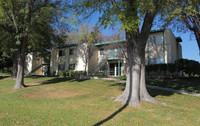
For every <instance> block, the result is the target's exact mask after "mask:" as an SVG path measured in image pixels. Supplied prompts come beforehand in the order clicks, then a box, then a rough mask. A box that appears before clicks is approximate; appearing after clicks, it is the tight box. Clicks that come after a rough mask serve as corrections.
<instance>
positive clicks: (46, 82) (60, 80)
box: [26, 76, 86, 87]
mask: <svg viewBox="0 0 200 126" xmlns="http://www.w3.org/2000/svg"><path fill="white" fill-rule="evenodd" d="M37 77H38V76H34V77H29V78H33V79H35V78H37ZM39 77H41V76H39ZM83 81H86V80H80V79H74V78H58V77H56V78H52V79H50V80H46V81H44V82H41V83H38V84H37V82H36V84H35V85H26V86H27V87H33V86H42V85H49V84H56V83H62V82H83Z"/></svg>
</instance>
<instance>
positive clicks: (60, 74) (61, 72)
mask: <svg viewBox="0 0 200 126" xmlns="http://www.w3.org/2000/svg"><path fill="white" fill-rule="evenodd" d="M58 76H59V77H66V71H64V70H60V71H59V72H58Z"/></svg>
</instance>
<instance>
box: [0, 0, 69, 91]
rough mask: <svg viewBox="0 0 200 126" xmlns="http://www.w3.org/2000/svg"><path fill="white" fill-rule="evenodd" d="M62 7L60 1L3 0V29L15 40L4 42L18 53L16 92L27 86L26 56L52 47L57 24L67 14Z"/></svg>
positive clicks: (0, 22) (0, 16)
mask: <svg viewBox="0 0 200 126" xmlns="http://www.w3.org/2000/svg"><path fill="white" fill-rule="evenodd" d="M61 4H62V3H61V1H59V0H0V27H1V29H2V30H3V31H4V32H6V33H7V34H9V35H10V36H11V38H12V39H13V41H10V40H9V41H3V42H4V45H11V47H12V48H13V49H14V50H15V53H16V54H17V77H16V83H15V89H19V88H24V87H26V86H25V84H24V60H25V53H27V52H29V51H30V50H32V51H33V50H34V49H35V50H38V49H40V50H43V48H42V47H44V46H48V45H50V44H51V35H52V33H54V32H53V31H54V28H56V24H55V22H57V21H58V19H59V18H60V17H59V16H61V15H62V14H63V12H64V11H63V10H62V9H64V8H65V5H64V4H62V5H61ZM53 24H55V25H53ZM57 24H59V23H57ZM47 31H48V32H47Z"/></svg>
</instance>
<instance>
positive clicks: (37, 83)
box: [27, 82, 42, 86]
mask: <svg viewBox="0 0 200 126" xmlns="http://www.w3.org/2000/svg"><path fill="white" fill-rule="evenodd" d="M38 85H42V82H35V83H30V84H27V86H38Z"/></svg>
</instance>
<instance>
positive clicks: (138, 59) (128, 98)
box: [115, 33, 160, 107]
mask: <svg viewBox="0 0 200 126" xmlns="http://www.w3.org/2000/svg"><path fill="white" fill-rule="evenodd" d="M126 35H127V38H126V39H127V52H128V54H127V56H128V61H127V80H126V87H125V90H124V92H123V94H121V95H120V96H118V97H117V98H116V99H115V101H120V102H122V103H123V104H129V105H130V106H134V107H136V106H139V105H140V101H149V102H153V103H160V102H158V101H157V100H155V99H154V98H152V97H151V96H150V95H149V93H148V92H147V89H146V82H145V44H142V42H141V41H140V39H139V37H138V36H135V37H132V36H134V35H133V34H129V33H126Z"/></svg>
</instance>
